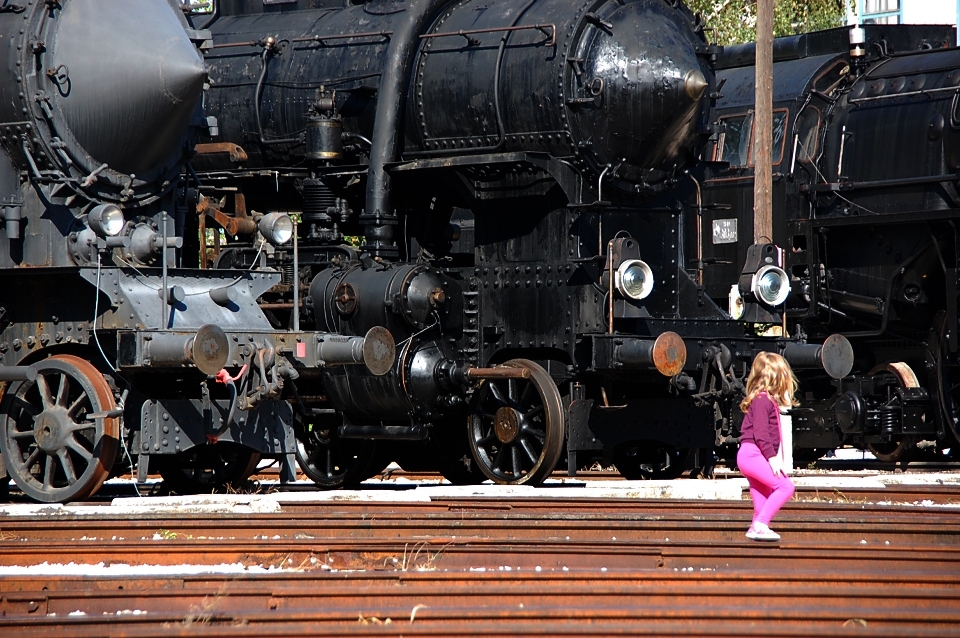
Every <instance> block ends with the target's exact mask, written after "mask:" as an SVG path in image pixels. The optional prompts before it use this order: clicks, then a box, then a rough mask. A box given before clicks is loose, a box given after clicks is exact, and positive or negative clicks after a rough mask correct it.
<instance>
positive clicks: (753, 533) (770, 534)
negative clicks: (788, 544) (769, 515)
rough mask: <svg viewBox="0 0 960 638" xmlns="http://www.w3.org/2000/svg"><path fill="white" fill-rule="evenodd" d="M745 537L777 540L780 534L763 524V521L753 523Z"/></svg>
mask: <svg viewBox="0 0 960 638" xmlns="http://www.w3.org/2000/svg"><path fill="white" fill-rule="evenodd" d="M747 538H749V539H750V540H752V541H778V540H780V534H777V533H776V532H775V531H773V530H772V529H770V528H769V527H767V526H766V525H764V524H763V523H754V524H753V525H751V526H750V529H748V530H747Z"/></svg>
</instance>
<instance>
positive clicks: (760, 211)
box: [753, 0, 774, 244]
mask: <svg viewBox="0 0 960 638" xmlns="http://www.w3.org/2000/svg"><path fill="white" fill-rule="evenodd" d="M773 2H774V0H757V55H756V69H757V79H756V84H755V87H756V89H755V90H756V94H755V102H756V106H755V111H754V116H753V117H754V124H753V134H754V146H753V162H754V166H755V170H754V182H753V241H754V243H758V244H759V243H761V242H772V241H773V193H772V188H773V165H772V161H773Z"/></svg>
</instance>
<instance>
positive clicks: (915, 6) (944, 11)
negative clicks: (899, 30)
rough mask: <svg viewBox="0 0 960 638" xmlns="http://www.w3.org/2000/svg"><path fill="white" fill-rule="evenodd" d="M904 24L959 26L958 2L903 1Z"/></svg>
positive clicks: (942, 0)
mask: <svg viewBox="0 0 960 638" xmlns="http://www.w3.org/2000/svg"><path fill="white" fill-rule="evenodd" d="M901 3H902V4H903V23H904V24H953V25H956V24H957V10H958V9H957V5H958V2H957V0H901Z"/></svg>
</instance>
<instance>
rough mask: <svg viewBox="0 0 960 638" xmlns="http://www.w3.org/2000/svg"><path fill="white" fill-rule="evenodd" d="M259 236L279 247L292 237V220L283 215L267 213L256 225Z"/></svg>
mask: <svg viewBox="0 0 960 638" xmlns="http://www.w3.org/2000/svg"><path fill="white" fill-rule="evenodd" d="M257 228H259V229H260V234H261V235H263V237H264V239H266V240H267V241H268V242H270V243H271V244H273V245H274V246H279V245H280V244H285V243H287V242H288V241H290V239H291V238H292V237H293V220H292V219H290V216H289V215H287V214H285V213H269V214H267V215H264V216H263V217H261V218H260V223H259V224H257Z"/></svg>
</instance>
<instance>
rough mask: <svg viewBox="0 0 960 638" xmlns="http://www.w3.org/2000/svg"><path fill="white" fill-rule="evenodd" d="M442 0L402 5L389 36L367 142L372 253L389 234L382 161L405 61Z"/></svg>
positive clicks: (392, 147) (392, 136)
mask: <svg viewBox="0 0 960 638" xmlns="http://www.w3.org/2000/svg"><path fill="white" fill-rule="evenodd" d="M444 4H446V0H419V1H416V0H414V1H413V2H411V3H410V5H409V6H408V7H407V8H406V13H405V17H406V19H405V20H404V21H403V22H402V23H401V24H399V25H397V28H396V29H395V30H394V32H393V35H392V36H391V37H390V45H389V47H388V49H387V55H386V59H385V60H384V65H383V69H384V71H383V76H382V77H381V78H380V91H379V99H378V100H377V110H376V114H375V117H374V123H373V133H374V134H373V138H372V144H371V146H370V163H369V166H368V169H367V198H366V211H364V213H365V215H366V216H367V220H368V221H370V222H372V223H371V224H370V225H369V226H368V227H367V228H366V229H367V230H368V235H369V236H368V237H367V242H368V244H369V245H370V247H371V248H372V249H373V252H374V253H375V254H380V253H381V252H383V248H384V247H385V246H388V245H389V243H390V242H391V240H392V238H393V231H392V229H390V223H389V221H388V222H387V223H385V224H384V223H382V222H383V221H384V220H383V217H391V216H392V210H391V208H390V176H389V175H388V174H387V171H386V165H387V164H388V163H389V162H392V161H393V160H394V159H395V158H396V155H397V136H398V135H399V132H400V127H399V126H398V122H399V119H400V112H401V110H402V109H403V98H404V95H405V94H406V92H405V91H404V89H403V85H404V81H405V79H406V73H405V70H406V69H408V68H410V65H409V64H408V61H409V60H410V58H411V57H412V56H413V53H414V50H415V48H416V46H417V43H418V42H419V37H420V33H422V32H423V30H424V29H425V28H426V26H427V22H428V21H429V19H430V17H431V16H432V15H433V13H434V12H436V11H437V10H438V9H440V7H442V6H443V5H444Z"/></svg>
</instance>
